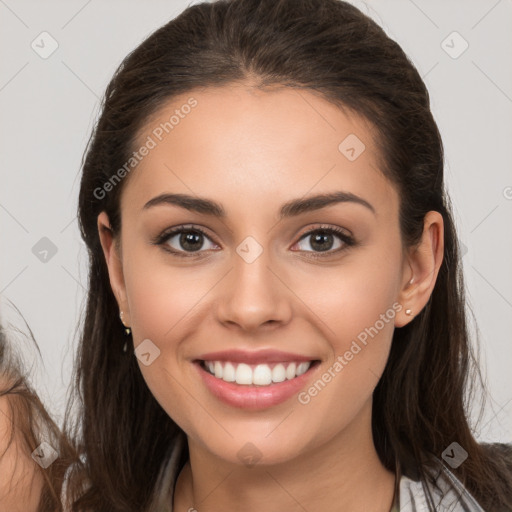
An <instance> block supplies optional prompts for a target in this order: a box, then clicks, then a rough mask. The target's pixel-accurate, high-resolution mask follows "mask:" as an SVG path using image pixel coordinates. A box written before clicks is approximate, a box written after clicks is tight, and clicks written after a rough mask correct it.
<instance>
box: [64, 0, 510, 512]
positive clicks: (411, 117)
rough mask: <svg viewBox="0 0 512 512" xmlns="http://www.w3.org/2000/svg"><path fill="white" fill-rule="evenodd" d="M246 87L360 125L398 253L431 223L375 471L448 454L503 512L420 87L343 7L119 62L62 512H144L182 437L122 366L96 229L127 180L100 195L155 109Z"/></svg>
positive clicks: (128, 357)
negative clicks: (473, 409)
mask: <svg viewBox="0 0 512 512" xmlns="http://www.w3.org/2000/svg"><path fill="white" fill-rule="evenodd" d="M248 78H250V79H251V83H254V82H256V83H257V84H258V86H259V87H261V88H264V87H265V86H270V85H274V84H279V85H284V86H288V87H294V88H299V89H300V88H302V89H308V90H312V91H316V92H317V93H319V94H321V95H322V96H323V97H324V98H325V99H327V100H329V101H331V102H333V103H334V104H336V105H338V106H340V107H341V108H346V109H350V110H352V111H354V112H356V113H358V114H360V115H362V116H363V117H365V118H366V119H367V120H369V122H370V123H371V124H372V125H373V126H374V127H375V129H376V132H377V134H378V139H377V144H378V147H379V149H380V155H381V162H380V169H381V171H382V173H383V174H384V175H385V176H386V177H387V178H388V179H389V180H390V181H391V182H392V183H393V184H394V185H395V186H396V189H397V190H398V192H399V197H400V211H399V223H400V230H401V236H402V242H403V246H404V247H406V248H410V247H412V246H414V245H415V244H416V243H417V242H418V241H419V240H420V238H421V234H422V230H423V219H424V216H425V214H426V213H427V212H428V211H430V210H436V211H438V212H440V213H441V214H442V216H443V219H444V241H445V246H444V258H443V262H442V266H441V268H440V270H439V274H438V278H437V281H436V285H435V288H434V290H433V293H432V295H431V297H430V299H429V302H428V303H427V305H426V306H425V308H424V309H423V310H422V311H421V312H420V313H419V314H418V315H417V316H416V317H415V318H414V319H413V320H412V321H411V322H410V323H409V324H407V325H406V326H404V327H402V328H400V329H396V330H395V332H394V336H393V342H392V347H391V352H390V355H389V360H388V362H387V366H386V368H385V371H384V373H383V375H382V377H381V379H380V381H379V383H378V385H377V388H376V389H375V392H374V396H373V418H372V428H373V435H374V441H375V445H376V449H377V452H378V454H379V457H380V458H381V460H382V462H383V464H384V465H385V466H386V467H387V468H389V469H390V470H394V469H395V467H396V466H397V465H399V466H400V468H401V471H402V474H405V475H407V476H411V477H412V478H415V479H416V478H420V479H421V480H422V481H424V482H425V481H427V480H428V479H429V475H428V473H427V471H426V469H427V467H428V466H429V464H431V463H432V460H433V457H436V458H437V459H439V458H440V457H441V454H442V452H443V451H444V450H445V449H446V448H447V447H448V446H449V445H450V444H451V443H452V442H453V441H456V442H458V443H459V444H460V445H461V446H462V447H463V448H464V449H465V450H466V452H467V453H468V458H467V460H466V461H465V462H464V463H463V464H461V465H460V466H459V467H458V468H457V469H456V470H454V472H455V474H456V475H457V476H458V478H459V479H460V480H461V481H462V482H463V484H464V485H465V486H466V487H467V488H468V490H469V491H470V492H471V493H472V494H473V495H474V496H475V497H476V499H477V500H478V501H479V502H480V503H481V505H482V506H483V507H484V508H485V509H486V510H497V509H498V507H505V506H508V507H512V489H511V483H510V481H511V475H512V469H511V466H510V465H511V462H510V454H509V455H506V454H505V453H504V452H503V453H501V452H499V451H498V450H497V449H496V447H492V446H487V445H481V444H479V443H477V441H476V440H475V438H474V436H473V434H472V430H471V427H470V425H469V423H468V416H469V412H468V407H469V404H470V403H471V400H472V398H473V396H474V390H473V387H472V384H473V382H478V381H479V382H480V383H481V384H482V386H483V382H482V379H481V375H480V372H479V369H478V364H477V358H476V356H475V354H474V349H473V348H472V345H471V342H470V337H469V333H468V324H467V318H466V311H467V310H466V306H467V304H466V299H465V296H464V283H463V273H462V267H461V259H460V252H459V245H458V240H457V236H456V231H455V226H454V222H453V219H452V212H451V205H450V201H449V198H448V196H447V194H446V191H445V185H444V177H443V165H444V162H443V160H444V157H443V145H442V141H441V136H440V133H439V131H438V127H437V125H436V123H435V121H434V118H433V116H432V113H431V111H430V105H429V94H428V91H427V89H426V86H425V84H424V83H423V81H422V79H421V77H420V75H419V74H418V71H417V70H416V68H415V67H414V65H413V64H412V63H411V61H410V60H409V59H408V57H407V56H406V55H405V54H404V52H403V51H402V49H401V48H400V46H399V45H398V44H397V43H396V42H394V41H393V40H392V39H390V38H389V37H388V36H387V35H386V34H385V32H384V30H383V29H382V28H381V27H379V26H378V25H377V24H376V23H375V22H374V21H373V20H371V18H369V17H368V16H366V15H364V14H363V13H362V12H361V11H359V10H358V9H357V8H355V7H354V6H352V5H350V4H349V3H346V2H343V1H340V0H232V1H229V0H220V1H216V2H211V3H202V4H198V5H193V6H191V7H189V8H187V9H186V10H185V11H184V12H183V13H182V14H181V15H180V16H178V17H177V18H175V19H174V20H172V21H170V22H168V23H166V24H165V25H164V26H162V27H161V28H159V29H158V30H156V31H155V32H154V33H153V34H151V35H150V36H149V37H148V38H147V39H146V40H145V41H144V42H143V43H142V44H140V46H138V47H137V48H136V49H135V50H134V51H132V52H131V53H130V54H129V55H128V56H127V57H126V58H125V59H124V60H123V62H122V63H121V65H120V66H119V68H118V69H117V71H116V73H115V75H114V77H113V78H112V80H111V82H110V83H109V84H108V87H107V89H106V92H105V96H104V99H103V103H102V111H101V115H100V117H99V120H98V122H97V125H96V127H95V129H94V131H93V133H92V135H91V139H90V140H89V144H88V147H87V149H86V152H85V154H84V159H83V173H82V179H81V188H80V195H79V205H78V218H79V223H80V228H81V233H82V237H83V239H84V241H85V243H86V244H87V247H88V252H89V258H90V267H89V291H88V297H87V307H86V312H85V319H84V325H83V331H82V333H81V340H80V343H81V345H80V348H79V354H78V358H77V365H76V370H77V373H76V381H75V386H76V398H77V399H78V400H79V402H80V407H81V411H80V414H79V419H78V422H77V424H76V425H75V426H74V433H73V439H74V442H75V445H76V446H77V449H79V450H80V451H81V453H82V454H83V455H84V457H83V464H82V467H81V468H79V470H78V471H76V472H74V473H73V474H72V478H71V480H70V486H69V491H70V493H74V494H73V496H74V497H75V498H76V499H75V500H74V506H73V510H74V511H83V510H94V511H103V510H109V511H123V512H126V511H134V512H135V511H137V512H140V511H141V510H145V509H146V508H147V506H148V504H149V503H150V500H151V495H152V493H153V492H154V491H155V489H154V487H155V481H156V479H157V475H158V474H159V472H160V470H161V469H162V467H163V465H164V464H165V462H166V460H167V457H168V455H169V449H170V447H172V446H173V443H175V442H176V441H177V439H178V437H179V436H181V435H183V432H182V431H181V429H180V428H179V427H178V426H177V425H176V424H175V423H174V421H173V420H172V419H171V418H170V417H169V416H168V415H167V414H166V413H165V412H164V410H163V409H162V408H161V406H160V405H159V404H158V403H157V401H156V400H155V398H154V397H153V396H152V394H151V392H150V391H149V389H148V387H147V385H146V384H145V381H144V380H143V378H142V375H141V372H140V370H139V367H138V365H137V362H136V359H135V357H133V350H129V351H128V352H127V353H126V354H124V353H123V351H122V348H123V345H124V343H125V341H126V339H125V337H124V334H123V328H122V324H121V323H120V321H119V317H118V313H119V310H118V304H117V302H116V299H115V296H114V294H113V292H112V290H111V287H110V282H109V276H108V272H107V266H106V263H105V260H104V256H103V252H102V248H101V245H100V241H99V236H98V230H97V217H98V214H99V213H100V212H101V211H105V212H106V213H107V214H108V216H109V219H110V222H111V227H112V232H113V235H114V237H115V238H116V240H117V241H118V240H119V233H120V226H121V217H120V195H121V193H122V190H123V184H124V182H125V180H126V177H125V178H123V179H122V180H121V181H120V183H119V184H115V186H112V187H109V190H108V192H105V190H106V189H105V188H104V185H105V183H107V182H110V183H113V181H112V180H113V179H114V178H115V179H117V181H119V176H122V174H120V173H119V172H118V171H119V169H121V168H123V166H125V164H126V162H128V161H129V159H130V157H131V156H132V153H133V151H134V150H135V149H136V141H137V140H138V136H139V135H140V133H141V129H142V128H143V127H144V126H145V123H147V121H148V120H149V119H150V117H151V116H152V115H153V114H155V113H156V112H157V111H158V109H159V108H160V107H161V106H163V104H164V103H165V102H168V101H169V100H170V99H172V98H173V97H175V96H177V95H179V94H183V93H190V92H191V91H192V90H193V89H194V88H198V87H208V86H212V85H222V84H230V83H233V82H241V81H244V80H247V79H248ZM132 172H137V171H136V169H135V170H134V171H132ZM70 434H72V433H71V430H70ZM491 448H492V450H491ZM507 457H508V458H507ZM82 488H83V489H85V490H84V492H82ZM79 490H80V491H79Z"/></svg>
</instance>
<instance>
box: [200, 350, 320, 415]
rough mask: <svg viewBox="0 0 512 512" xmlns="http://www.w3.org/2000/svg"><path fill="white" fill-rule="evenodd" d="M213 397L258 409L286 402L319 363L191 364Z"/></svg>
mask: <svg viewBox="0 0 512 512" xmlns="http://www.w3.org/2000/svg"><path fill="white" fill-rule="evenodd" d="M193 363H194V367H195V368H196V369H197V371H198V372H199V376H200V379H201V381H202V383H203V384H204V386H205V387H206V389H207V390H208V391H209V393H210V394H211V395H213V397H215V398H217V399H219V400H220V401H221V402H222V403H224V404H227V405H229V406H231V407H237V408H241V409H250V410H258V409H259V410H261V409H266V408H269V407H273V406H275V405H278V404H281V403H283V402H286V401H287V400H289V399H290V398H291V397H293V396H294V395H296V394H297V393H299V392H300V391H301V390H302V389H304V388H305V387H307V385H308V382H310V381H311V380H312V379H313V377H314V375H315V374H316V373H317V370H318V368H319V367H320V361H319V360H310V361H304V360H302V361H299V360H297V361H293V360H291V361H290V360H288V361H274V362H266V363H263V362H258V363H249V362H245V363H244V362H240V361H238V362H237V361H233V360H231V361H230V360H222V361H220V360H214V359H201V360H197V359H196V360H195V361H193Z"/></svg>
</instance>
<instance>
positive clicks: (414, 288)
mask: <svg viewBox="0 0 512 512" xmlns="http://www.w3.org/2000/svg"><path fill="white" fill-rule="evenodd" d="M443 254H444V222H443V216H442V215H441V214H440V213H439V212H436V211H430V212H428V213H427V214H426V215H425V219H424V223H423V234H422V238H421V241H420V242H419V243H418V245H416V246H414V247H413V248H412V249H411V250H410V251H409V253H408V255H407V259H406V262H405V267H409V269H408V270H407V271H404V272H403V275H404V281H403V283H402V287H401V290H400V294H399V298H398V301H399V302H400V304H401V305H402V309H401V310H400V311H399V312H398V313H397V315H395V327H403V326H404V325H406V324H408V323H409V322H410V321H411V320H412V319H413V318H414V317H415V316H416V315H417V314H418V313H419V312H420V311H421V310H422V309H423V308H424V307H425V305H426V304H427V302H428V300H429V298H430V296H431V295H432V291H433V290H434V286H435V284H436V280H437V275H438V273H439V268H440V267H441V263H442V262H443ZM411 279H412V283H411V282H410V281H411ZM407 309H410V310H411V314H410V315H407V314H406V313H405V311H406V310H407Z"/></svg>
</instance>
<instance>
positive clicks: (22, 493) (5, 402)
mask: <svg viewBox="0 0 512 512" xmlns="http://www.w3.org/2000/svg"><path fill="white" fill-rule="evenodd" d="M5 384H6V383H5V382H0V385H5ZM4 389H5V388H4ZM11 399H12V397H8V396H2V397H0V475H1V477H0V511H9V512H36V510H37V506H38V503H39V498H40V495H41V491H42V487H43V482H44V480H43V476H42V474H41V472H40V471H39V470H38V467H37V464H36V463H35V462H34V460H33V459H32V457H31V455H30V454H31V451H30V450H29V449H28V447H26V445H25V443H24V441H23V438H22V436H21V434H20V432H21V431H20V430H17V432H16V434H15V436H14V439H13V440H12V442H11V444H9V439H10V435H11V430H12V428H13V426H12V412H11V409H10V407H9V400H11ZM15 406H16V405H15ZM15 428H16V427H15Z"/></svg>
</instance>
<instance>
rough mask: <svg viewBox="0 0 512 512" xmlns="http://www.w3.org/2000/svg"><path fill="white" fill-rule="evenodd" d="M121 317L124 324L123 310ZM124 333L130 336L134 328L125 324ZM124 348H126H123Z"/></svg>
mask: <svg viewBox="0 0 512 512" xmlns="http://www.w3.org/2000/svg"><path fill="white" fill-rule="evenodd" d="M119 318H120V319H121V322H122V323H123V325H124V321H123V312H122V311H121V312H120V313H119ZM124 333H125V335H126V336H129V335H130V334H131V333H132V330H131V328H130V327H127V326H126V325H124ZM123 350H124V349H123Z"/></svg>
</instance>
